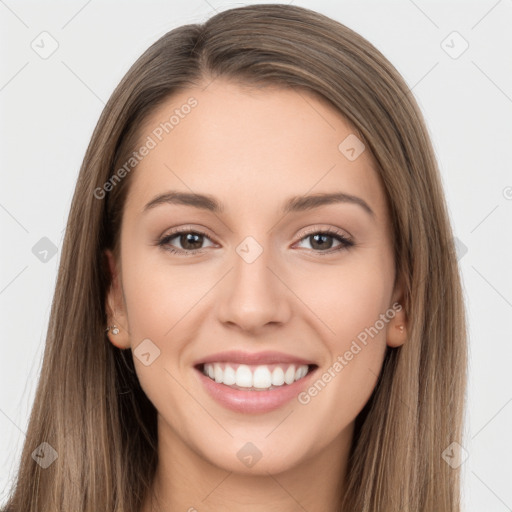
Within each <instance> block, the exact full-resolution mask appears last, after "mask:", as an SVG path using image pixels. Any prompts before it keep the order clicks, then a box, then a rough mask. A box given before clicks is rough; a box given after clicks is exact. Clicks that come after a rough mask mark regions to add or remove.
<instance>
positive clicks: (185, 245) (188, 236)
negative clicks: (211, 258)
mask: <svg viewBox="0 0 512 512" xmlns="http://www.w3.org/2000/svg"><path fill="white" fill-rule="evenodd" d="M174 239H177V242H178V243H179V244H180V245H181V247H180V248H176V247H175V246H173V245H171V241H172V240H174ZM205 239H207V240H210V238H209V237H208V235H207V234H206V233H203V232H202V231H199V230H191V229H181V230H177V231H173V232H172V233H170V234H168V235H166V236H164V237H163V238H162V239H161V240H159V241H158V245H159V246H161V247H162V248H164V249H165V250H166V251H169V252H171V253H177V254H183V255H185V256H190V255H193V254H197V253H198V252H202V247H201V246H202V245H203V242H204V240H205Z"/></svg>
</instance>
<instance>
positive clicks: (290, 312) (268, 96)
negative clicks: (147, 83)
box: [108, 79, 405, 474]
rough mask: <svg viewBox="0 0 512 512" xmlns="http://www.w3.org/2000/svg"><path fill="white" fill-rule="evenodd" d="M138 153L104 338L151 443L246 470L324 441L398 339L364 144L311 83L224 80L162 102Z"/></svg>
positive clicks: (344, 437) (338, 443)
mask: <svg viewBox="0 0 512 512" xmlns="http://www.w3.org/2000/svg"><path fill="white" fill-rule="evenodd" d="M191 97H193V99H192V100H191V99H190V98H191ZM166 123H167V124H166ZM143 146H145V147H146V150H144V149H140V148H141V147H143ZM137 148H138V149H137V153H138V156H137V157H136V158H137V160H140V161H139V162H138V163H137V165H136V166H135V167H133V168H132V169H130V171H129V172H131V173H132V175H131V176H130V179H131V183H130V190H129V194H128V197H127V201H126V204H125V210H124V215H123V222H122V229H121V251H120V261H117V262H116V261H114V259H113V258H112V254H111V253H110V252H109V253H108V255H109V258H110V263H111V269H112V271H113V273H114V274H117V279H115V281H114V287H113V288H112V290H111V291H110V294H109V297H108V304H109V307H110V306H113V309H115V317H113V318H111V320H112V321H113V322H114V323H115V324H116V325H117V326H119V327H120V333H119V334H117V335H112V334H110V339H111V341H112V342H113V343H114V344H115V345H116V346H118V347H121V348H131V349H132V351H133V352H134V362H135V367H136V371H137V375H138V378H139V380H140V383H141V385H142V388H143V389H144V391H145V393H146V394H147V396H148V398H149V399H150V400H151V402H152V403H153V404H154V406H155V407H156V409H157V411H158V421H159V443H160V444H161V445H163V446H167V447H168V449H169V450H170V451H173V450H174V451H176V450H177V449H176V446H180V447H181V450H182V451H183V450H185V451H189V452H190V453H193V454H195V456H199V457H200V458H201V460H203V461H207V462H209V463H211V464H213V465H215V466H217V467H221V468H223V469H225V470H229V471H235V472H242V473H243V472H246V473H252V474H266V472H270V473H276V472H280V471H284V470H286V469H289V468H291V467H294V466H298V465H300V463H301V462H303V461H306V460H308V459H310V458H311V457H314V456H319V454H321V453H326V452H330V453H336V448H340V449H341V447H342V446H346V445H347V443H349V440H350V438H351V435H352V427H353V422H354V419H355V418H356V416H357V414H358V413H359V412H360V411H361V409H362V407H363V406H364V404H365V403H366V402H367V400H368V398H369V397H370V395H371V393H372V391H373V389H374V386H375V384H376V380H377V376H378V374H379V372H380V369H381V364H382V361H383V357H384V354H385V349H386V345H391V346H397V345H400V344H401V343H403V341H404V339H405V332H404V331H400V329H399V328H398V325H399V324H403V323H404V312H403V310H402V311H398V309H399V308H400V306H397V305H396V304H395V307H393V304H394V303H395V302H397V301H398V302H399V301H400V299H401V290H400V289H398V288H397V289H394V287H393V284H394V279H395V273H394V259H393V250H392V239H391V228H390V221H389V212H388V211H387V206H386V201H385V196H384V191H383V188H382V186H381V184H380V182H379V179H378V176H377V173H376V171H375V168H374V166H373V163H372V160H371V157H370V154H369V151H368V150H364V147H363V146H362V143H361V142H360V141H359V140H358V139H356V138H355V134H354V131H353V129H351V127H350V126H349V125H348V124H347V122H345V121H344V119H343V118H342V117H341V116H340V115H339V114H338V113H337V112H336V111H335V110H333V109H332V108H331V107H330V106H329V105H328V104H327V103H325V102H323V101H321V100H319V99H317V98H316V97H314V96H313V95H311V94H309V93H307V92H304V91H301V92H300V93H299V92H298V91H292V90H284V89H262V90H255V89H253V90H249V89H246V88H241V86H239V85H235V84H233V83H230V82H227V81H225V80H222V79H217V80H215V81H213V83H211V84H210V85H209V86H208V87H207V88H206V89H202V88H190V89H188V90H186V91H184V92H182V93H180V94H177V95H175V96H174V97H172V98H171V99H169V100H167V101H166V102H165V103H164V104H162V105H161V106H160V107H159V108H158V109H157V110H156V111H155V112H154V114H153V115H151V116H150V118H149V119H147V120H146V122H145V123H144V126H143V128H142V132H141V137H140V144H139V146H138V147H137ZM133 163H134V162H133V161H132V164H133ZM127 168H128V169H129V168H130V167H129V166H128V167H127ZM115 186H119V185H115ZM166 194H169V196H168V197H167V198H166V197H165V195H166ZM170 194H186V195H187V196H186V197H185V198H182V199H181V200H180V199H179V196H176V195H174V199H172V196H171V195H170ZM192 194H197V196H198V197H196V198H195V199H193V197H192V196H191V195H192ZM323 194H339V195H338V197H337V199H338V200H335V199H336V198H334V199H333V198H331V200H324V201H317V200H311V199H308V198H311V197H313V198H319V197H321V195H323ZM342 194H344V196H343V195H342ZM162 195H163V196H162ZM199 196H200V197H199ZM203 196H208V197H207V198H204V197H203ZM349 196H350V197H349ZM292 198H294V199H293V200H292ZM343 198H345V200H339V199H343ZM354 198H357V199H354ZM214 206H215V207H214ZM326 231H327V232H328V233H326ZM178 233H182V234H181V235H180V234H178ZM187 233H188V235H187ZM198 233H199V234H198ZM194 250H196V251H197V252H193V251H194ZM227 351H237V354H228V355H227V356H225V355H216V354H220V353H221V352H227ZM252 356H256V357H258V356H261V357H260V358H259V359H257V358H254V359H251V357H252ZM244 357H245V358H244ZM207 360H208V361H210V363H211V366H210V367H206V371H207V372H208V368H210V371H212V375H213V377H214V378H213V379H211V378H210V377H209V376H205V375H204V374H203V373H202V372H201V368H202V367H201V363H204V362H205V361H207ZM294 361H295V362H296V364H295V366H294V368H293V369H292V370H290V367H291V364H292V363H293V362H294ZM213 363H221V364H219V365H218V366H216V365H214V364H213ZM265 363H267V364H265ZM303 364H306V365H308V366H307V367H306V368H307V369H313V371H312V372H310V373H308V374H307V375H306V376H305V377H302V378H299V380H297V381H296V382H294V383H293V384H287V383H286V382H292V380H293V379H294V378H296V377H301V375H302V373H301V370H299V367H300V366H302V365H303ZM227 366H229V367H230V368H227ZM283 378H285V379H286V380H285V382H284V383H283ZM225 379H226V384H224V383H223V381H224V380H225ZM232 382H235V384H234V385H228V384H231V383H232ZM269 385H271V386H272V388H271V389H268V386H269ZM255 386H256V387H257V389H254V387H255ZM265 388H267V389H265ZM162 443H163V444H162Z"/></svg>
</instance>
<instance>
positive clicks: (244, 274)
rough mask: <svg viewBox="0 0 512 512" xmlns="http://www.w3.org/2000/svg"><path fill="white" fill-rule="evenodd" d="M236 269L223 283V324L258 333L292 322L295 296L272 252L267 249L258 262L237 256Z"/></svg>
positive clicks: (221, 320) (221, 305) (233, 263)
mask: <svg viewBox="0 0 512 512" xmlns="http://www.w3.org/2000/svg"><path fill="white" fill-rule="evenodd" d="M251 250H254V247H252V248H251ZM232 267H233V268H232V269H231V271H230V272H229V273H228V275H227V276H226V277H225V279H223V280H222V283H221V284H222V288H221V293H220V297H219V303H218V309H217V313H218V319H219V321H220V322H222V323H223V324H226V325H228V326H231V327H233V326H236V327H238V328H239V329H241V330H243V331H251V332H256V331H258V330H260V329H262V328H264V327H265V326H267V325H268V324H274V325H277V324H284V323H286V322H287V321H288V320H289V318H290V315H291V309H292V308H291V304H290V302H289V301H290V300H292V298H293V294H292V293H291V292H290V290H289V289H288V288H287V286H286V284H285V283H286V279H285V276H283V275H281V274H282V272H280V271H279V268H280V265H279V264H278V262H276V261H275V258H274V259H273V258H272V254H271V251H270V250H267V249H264V250H263V251H262V252H261V254H259V256H258V257H257V258H256V259H255V260H254V261H251V258H246V257H245V256H244V253H243V252H240V253H238V252H235V254H234V256H233V260H232Z"/></svg>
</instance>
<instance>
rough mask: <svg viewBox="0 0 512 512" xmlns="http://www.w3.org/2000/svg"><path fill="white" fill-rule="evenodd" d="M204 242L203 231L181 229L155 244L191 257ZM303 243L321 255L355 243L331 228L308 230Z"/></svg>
mask: <svg viewBox="0 0 512 512" xmlns="http://www.w3.org/2000/svg"><path fill="white" fill-rule="evenodd" d="M175 239H176V241H177V243H178V244H179V245H180V246H181V247H178V248H177V247H176V246H175V245H173V244H172V243H171V242H172V241H173V240H175ZM205 240H210V241H211V239H210V237H209V236H208V235H207V234H206V233H204V232H203V231H201V230H197V229H191V228H182V229H180V230H176V231H173V232H172V233H170V234H168V235H166V236H164V237H163V238H162V239H160V240H159V241H158V242H157V244H158V245H159V246H160V247H162V248H163V249H165V250H166V251H169V252H171V253H173V254H180V255H183V256H192V255H194V254H198V253H202V252H203V249H204V247H202V246H203V243H204V241H205ZM333 240H334V241H337V242H338V246H334V249H333ZM303 241H306V242H309V244H310V249H311V250H312V251H314V252H316V253H318V254H322V255H323V254H332V253H336V252H339V251H342V250H344V249H349V248H350V247H353V246H354V245H355V243H354V242H353V241H352V240H351V239H349V238H347V237H346V236H345V235H344V234H343V233H342V232H341V231H338V230H336V229H331V228H329V229H326V230H318V229H316V230H310V231H309V232H307V233H306V234H305V235H303V236H302V238H301V239H300V240H299V242H298V243H301V242H303ZM212 246H214V244H211V245H210V247H212Z"/></svg>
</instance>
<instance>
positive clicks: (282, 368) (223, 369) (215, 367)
mask: <svg viewBox="0 0 512 512" xmlns="http://www.w3.org/2000/svg"><path fill="white" fill-rule="evenodd" d="M203 373H204V374H205V375H207V376H208V377H210V378H211V379H214V380H215V382H219V383H221V384H226V385H227V386H233V385H236V386H239V387H242V388H251V387H254V388H258V389H269V388H270V387H271V386H282V385H283V384H285V383H286V384H292V383H293V382H295V381H296V380H299V379H301V378H302V377H304V376H305V375H306V374H307V373H308V365H307V364H303V365H295V364H270V365H258V366H249V365H246V364H235V363H205V365H204V369H203Z"/></svg>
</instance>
